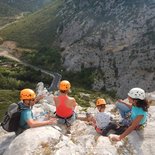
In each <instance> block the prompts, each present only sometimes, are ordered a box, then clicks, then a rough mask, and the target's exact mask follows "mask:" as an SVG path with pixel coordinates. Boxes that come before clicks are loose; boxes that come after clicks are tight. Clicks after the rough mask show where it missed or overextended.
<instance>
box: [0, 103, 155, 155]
mask: <svg viewBox="0 0 155 155" xmlns="http://www.w3.org/2000/svg"><path fill="white" fill-rule="evenodd" d="M37 108H38V107H36V109H37ZM110 109H111V106H108V107H107V110H110ZM92 110H93V111H92V112H94V109H93V108H92ZM154 114H155V106H151V107H150V110H149V120H148V124H147V126H146V127H145V129H144V130H142V131H133V132H132V133H131V134H130V135H128V137H127V138H125V139H124V140H122V141H120V142H112V141H110V140H109V138H108V137H104V136H100V135H99V134H97V133H96V131H95V130H94V128H93V127H92V126H90V125H88V124H86V123H85V122H83V121H80V120H77V121H75V123H74V124H73V126H72V127H71V130H70V134H68V133H67V132H66V131H67V130H66V127H65V126H57V125H52V126H45V127H38V128H32V129H28V130H26V131H24V132H23V133H22V134H20V135H19V136H17V137H15V135H14V133H6V132H4V131H3V130H2V129H0V154H3V155H12V154H16V155H21V154H23V155H27V154H28V155H35V154H40V155H44V154H53V155H58V154H61V155H75V154H77V155H90V154H91V155H105V154H108V155H124V154H126V155H131V154H133V155H139V154H141V155H147V154H148V155H150V154H151V155H155V153H154V145H155V140H154V137H155V131H154V128H155V125H154V119H155V115H154Z"/></svg>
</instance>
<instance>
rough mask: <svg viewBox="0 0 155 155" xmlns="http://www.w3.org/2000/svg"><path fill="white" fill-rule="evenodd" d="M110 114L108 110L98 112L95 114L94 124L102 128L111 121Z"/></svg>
mask: <svg viewBox="0 0 155 155" xmlns="http://www.w3.org/2000/svg"><path fill="white" fill-rule="evenodd" d="M111 118H112V115H111V114H110V113H109V112H98V113H96V115H95V119H96V125H97V127H98V128H100V129H103V128H105V127H106V126H107V125H108V124H109V123H110V122H111Z"/></svg>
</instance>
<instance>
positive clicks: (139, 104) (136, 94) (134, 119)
mask: <svg viewBox="0 0 155 155" xmlns="http://www.w3.org/2000/svg"><path fill="white" fill-rule="evenodd" d="M128 100H129V102H130V103H131V106H128V105H126V104H125V103H124V102H120V103H117V104H116V107H117V108H118V109H119V111H120V114H121V116H122V118H124V119H126V118H125V115H124V114H126V113H127V112H130V113H131V115H130V120H131V122H130V124H128V125H126V124H125V126H124V129H123V130H122V132H120V134H119V135H117V133H116V134H111V135H109V138H110V139H111V140H113V141H120V140H122V139H123V138H124V137H126V136H127V135H129V134H130V133H131V132H132V131H133V130H135V129H140V128H141V127H144V126H145V124H146V121H147V114H148V112H147V111H148V107H149V106H148V102H147V100H146V98H145V91H144V90H143V89H141V88H132V89H131V90H130V91H129V93H128Z"/></svg>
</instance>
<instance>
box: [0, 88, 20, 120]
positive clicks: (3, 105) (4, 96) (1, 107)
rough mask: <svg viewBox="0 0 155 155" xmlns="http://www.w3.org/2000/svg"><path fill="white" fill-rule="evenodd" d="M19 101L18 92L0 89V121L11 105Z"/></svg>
mask: <svg viewBox="0 0 155 155" xmlns="http://www.w3.org/2000/svg"><path fill="white" fill-rule="evenodd" d="M18 101H19V91H18V90H1V89H0V121H1V120H2V117H3V116H4V114H5V112H6V109H7V108H8V106H9V105H10V104H11V103H14V102H15V103H17V102H18Z"/></svg>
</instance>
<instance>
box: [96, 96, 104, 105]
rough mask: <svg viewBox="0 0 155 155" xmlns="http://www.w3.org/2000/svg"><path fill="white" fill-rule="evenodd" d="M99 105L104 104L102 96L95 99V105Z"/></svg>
mask: <svg viewBox="0 0 155 155" xmlns="http://www.w3.org/2000/svg"><path fill="white" fill-rule="evenodd" d="M99 105H106V101H105V100H104V99H103V98H99V99H98V100H97V101H96V106H99Z"/></svg>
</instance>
